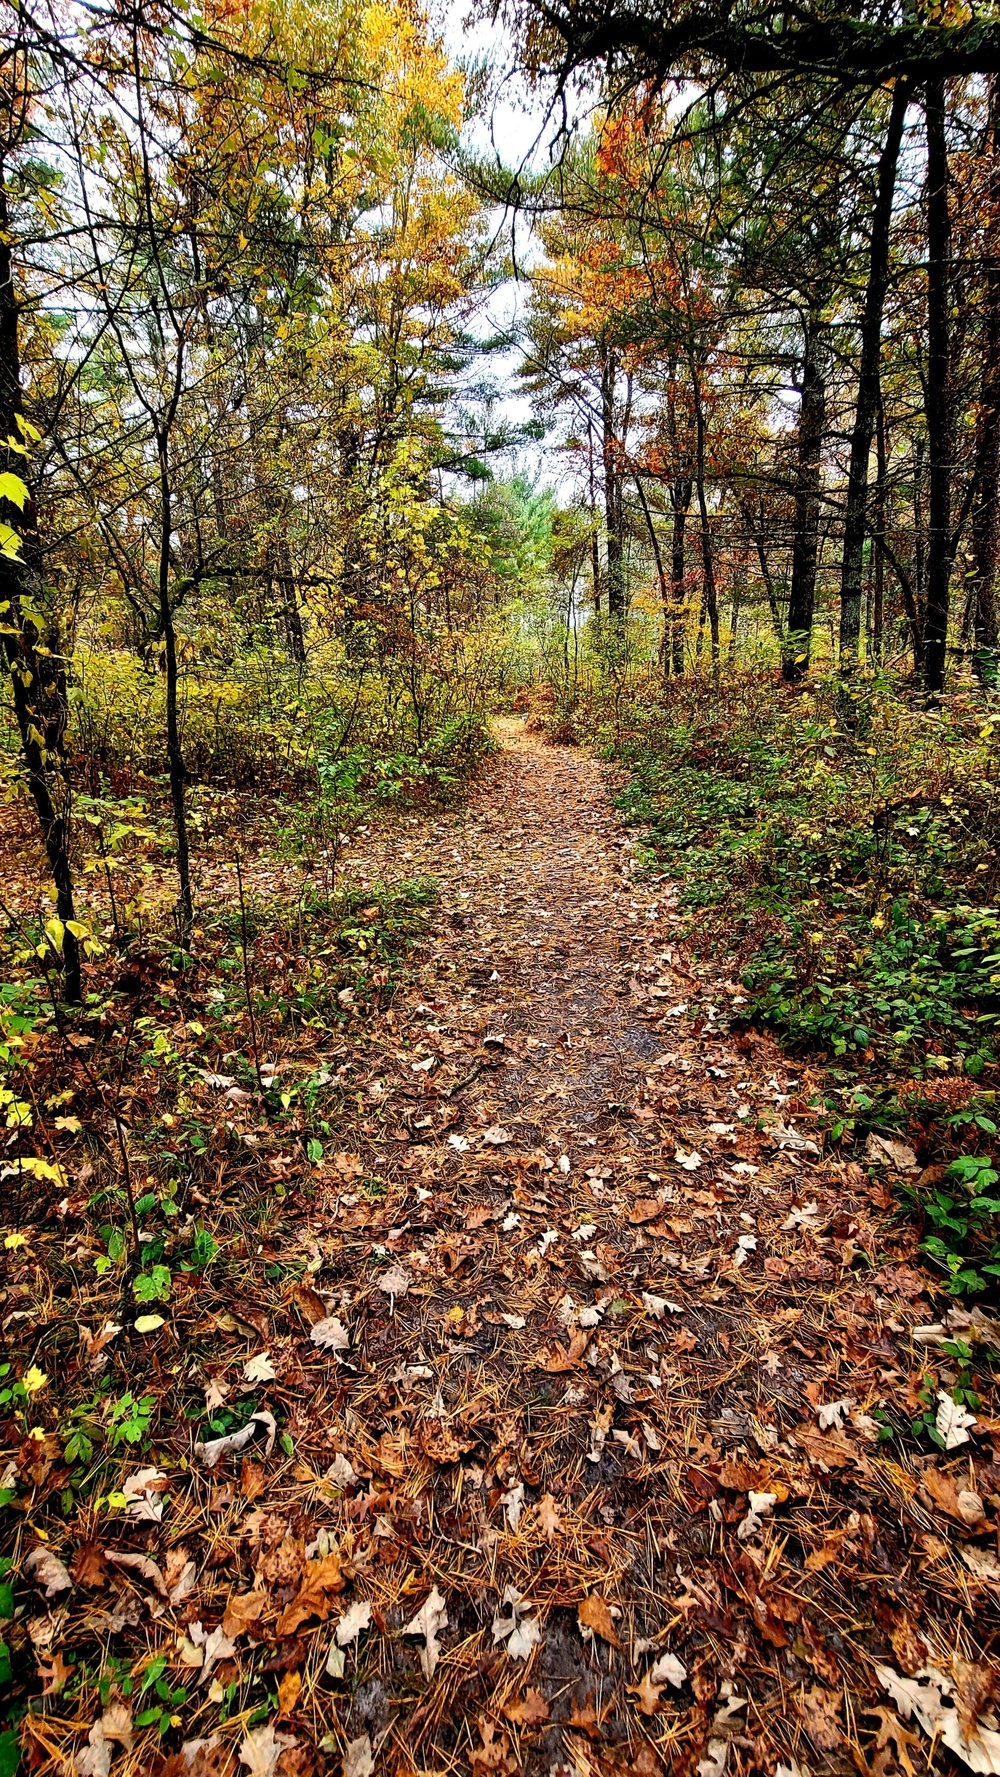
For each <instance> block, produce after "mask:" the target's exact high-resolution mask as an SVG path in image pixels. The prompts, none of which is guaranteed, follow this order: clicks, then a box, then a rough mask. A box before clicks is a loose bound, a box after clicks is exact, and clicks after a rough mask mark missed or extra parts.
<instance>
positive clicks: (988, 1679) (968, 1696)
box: [952, 1656, 997, 1740]
mask: <svg viewBox="0 0 1000 1777" xmlns="http://www.w3.org/2000/svg"><path fill="white" fill-rule="evenodd" d="M952 1671H953V1672H954V1675H955V1707H956V1709H957V1711H958V1723H959V1727H960V1728H961V1730H962V1733H963V1735H964V1737H965V1739H966V1740H972V1739H973V1738H974V1736H975V1733H976V1728H977V1727H978V1724H979V1717H980V1716H981V1715H982V1713H983V1710H984V1708H985V1707H986V1704H987V1703H988V1702H989V1700H990V1698H991V1697H992V1696H993V1694H994V1691H995V1689H996V1682H997V1673H996V1669H995V1668H992V1669H991V1668H990V1667H989V1666H977V1665H976V1664H975V1663H974V1662H973V1661H972V1660H962V1659H959V1658H958V1657H957V1656H956V1657H955V1659H954V1660H953V1662H952Z"/></svg>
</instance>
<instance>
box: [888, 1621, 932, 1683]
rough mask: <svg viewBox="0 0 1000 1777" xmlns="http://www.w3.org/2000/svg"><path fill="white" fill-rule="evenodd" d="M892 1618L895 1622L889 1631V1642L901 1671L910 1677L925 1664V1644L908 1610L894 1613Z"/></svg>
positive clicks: (926, 1658) (926, 1653) (926, 1656)
mask: <svg viewBox="0 0 1000 1777" xmlns="http://www.w3.org/2000/svg"><path fill="white" fill-rule="evenodd" d="M894 1616H895V1621H894V1623H893V1624H892V1627H891V1628H890V1630H889V1640H890V1642H891V1643H892V1650H893V1653H894V1654H895V1655H896V1658H897V1660H898V1661H899V1663H900V1665H901V1666H902V1668H903V1671H904V1672H906V1673H909V1674H910V1675H911V1676H912V1674H913V1673H915V1672H919V1671H920V1668H921V1667H922V1666H926V1664H927V1660H928V1652H927V1643H926V1641H925V1640H924V1638H923V1636H922V1635H921V1633H920V1630H919V1629H918V1628H917V1625H916V1621H915V1619H914V1618H913V1617H912V1616H911V1615H910V1613H909V1611H908V1610H900V1611H896V1612H894Z"/></svg>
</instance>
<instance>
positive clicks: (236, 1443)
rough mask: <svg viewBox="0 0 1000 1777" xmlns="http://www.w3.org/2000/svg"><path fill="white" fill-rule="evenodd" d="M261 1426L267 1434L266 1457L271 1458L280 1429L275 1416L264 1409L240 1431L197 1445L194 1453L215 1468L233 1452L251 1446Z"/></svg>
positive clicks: (200, 1459)
mask: <svg viewBox="0 0 1000 1777" xmlns="http://www.w3.org/2000/svg"><path fill="white" fill-rule="evenodd" d="M259 1426H263V1427H264V1429H265V1431H266V1433H267V1441H266V1443H265V1445H264V1455H265V1456H270V1454H271V1451H272V1450H273V1448H274V1440H275V1436H276V1434H277V1430H278V1427H277V1425H276V1423H275V1419H274V1414H273V1413H269V1412H268V1411H267V1410H266V1408H263V1407H262V1408H261V1409H260V1411H259V1412H257V1413H254V1414H252V1415H251V1417H250V1418H249V1419H248V1420H247V1423H246V1425H244V1426H243V1427H242V1429H241V1430H240V1431H231V1432H228V1433H227V1434H226V1436H225V1437H224V1438H210V1439H209V1440H208V1442H207V1443H204V1444H196V1445H195V1447H194V1453H195V1455H196V1456H197V1458H198V1460H199V1462H203V1463H204V1465H205V1467H206V1468H215V1466H216V1464H217V1463H218V1462H219V1461H220V1460H221V1458H222V1457H223V1456H228V1455H229V1454H230V1453H231V1451H233V1450H242V1449H243V1447H244V1445H246V1444H249V1442H250V1439H251V1438H252V1437H253V1435H254V1433H255V1432H256V1430H257V1429H258V1427H259Z"/></svg>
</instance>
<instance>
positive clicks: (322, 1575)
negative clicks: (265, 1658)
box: [278, 1555, 344, 1635]
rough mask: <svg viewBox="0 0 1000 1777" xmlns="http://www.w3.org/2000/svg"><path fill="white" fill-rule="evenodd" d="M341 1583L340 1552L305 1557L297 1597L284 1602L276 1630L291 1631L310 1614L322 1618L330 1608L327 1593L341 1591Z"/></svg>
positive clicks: (330, 1604)
mask: <svg viewBox="0 0 1000 1777" xmlns="http://www.w3.org/2000/svg"><path fill="white" fill-rule="evenodd" d="M343 1586H344V1576H343V1573H342V1571H341V1566H340V1556H339V1555H324V1556H323V1557H322V1559H321V1560H319V1561H307V1563H306V1571H305V1574H304V1576H303V1580H302V1585H301V1588H300V1590H299V1594H298V1597H297V1598H295V1599H294V1600H293V1601H292V1603H291V1604H287V1605H286V1606H285V1608H284V1610H283V1611H282V1613H281V1615H280V1617H279V1618H278V1634H279V1635H294V1633H295V1631H296V1629H298V1628H299V1627H300V1625H301V1624H302V1623H305V1622H308V1620H309V1618H310V1617H318V1619H319V1621H320V1622H321V1623H322V1622H325V1621H326V1618H327V1617H328V1616H329V1615H330V1611H331V1610H332V1608H333V1606H332V1603H331V1601H330V1597H329V1594H330V1593H331V1592H340V1591H342V1590H343Z"/></svg>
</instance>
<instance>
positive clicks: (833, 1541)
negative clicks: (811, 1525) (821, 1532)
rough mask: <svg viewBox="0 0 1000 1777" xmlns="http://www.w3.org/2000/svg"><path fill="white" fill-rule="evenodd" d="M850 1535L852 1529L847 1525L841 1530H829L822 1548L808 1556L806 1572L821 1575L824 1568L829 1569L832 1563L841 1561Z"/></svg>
mask: <svg viewBox="0 0 1000 1777" xmlns="http://www.w3.org/2000/svg"><path fill="white" fill-rule="evenodd" d="M850 1535H851V1531H850V1528H849V1527H848V1526H846V1525H845V1526H844V1528H843V1529H841V1530H828V1531H827V1533H826V1535H825V1537H824V1538H823V1541H822V1543H821V1544H820V1547H819V1548H818V1549H811V1550H810V1551H809V1554H808V1555H807V1556H806V1559H805V1569H806V1572H807V1573H821V1572H822V1570H823V1568H824V1567H829V1566H830V1564H831V1562H833V1561H837V1560H839V1559H840V1556H841V1554H842V1552H843V1547H844V1543H845V1542H846V1540H847V1539H848V1537H849V1536H850Z"/></svg>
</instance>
